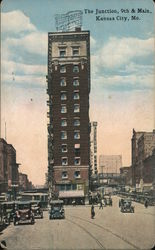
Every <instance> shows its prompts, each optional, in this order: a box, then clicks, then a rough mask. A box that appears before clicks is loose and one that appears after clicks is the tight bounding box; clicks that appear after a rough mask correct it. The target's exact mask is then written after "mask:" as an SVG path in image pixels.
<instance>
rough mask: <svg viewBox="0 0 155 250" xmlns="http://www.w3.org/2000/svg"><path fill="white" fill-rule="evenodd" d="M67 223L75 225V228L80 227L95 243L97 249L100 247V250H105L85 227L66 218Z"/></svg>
mask: <svg viewBox="0 0 155 250" xmlns="http://www.w3.org/2000/svg"><path fill="white" fill-rule="evenodd" d="M71 217H74V216H71ZM66 220H67V221H69V222H71V223H72V224H75V225H76V226H78V227H80V228H81V229H83V230H84V231H85V232H86V233H87V234H88V235H89V236H90V237H91V238H93V239H94V240H95V241H96V243H97V244H98V246H99V247H101V249H106V248H105V247H104V246H103V244H102V243H101V242H100V241H99V240H98V239H97V238H96V237H95V236H94V235H93V234H91V233H90V232H89V231H88V230H87V229H86V228H85V227H83V226H81V225H80V224H78V223H77V222H75V221H72V220H70V219H68V218H66Z"/></svg>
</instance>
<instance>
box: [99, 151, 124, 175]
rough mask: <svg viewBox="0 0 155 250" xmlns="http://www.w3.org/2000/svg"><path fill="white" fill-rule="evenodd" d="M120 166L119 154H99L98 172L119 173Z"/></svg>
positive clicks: (120, 157) (120, 158)
mask: <svg viewBox="0 0 155 250" xmlns="http://www.w3.org/2000/svg"><path fill="white" fill-rule="evenodd" d="M121 167H122V156H121V155H100V156H99V172H100V173H116V174H118V173H120V168H121Z"/></svg>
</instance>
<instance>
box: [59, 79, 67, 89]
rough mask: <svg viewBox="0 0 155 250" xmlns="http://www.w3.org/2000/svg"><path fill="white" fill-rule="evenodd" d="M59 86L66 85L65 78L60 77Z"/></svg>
mask: <svg viewBox="0 0 155 250" xmlns="http://www.w3.org/2000/svg"><path fill="white" fill-rule="evenodd" d="M60 86H62V87H64V86H66V78H61V80H60Z"/></svg>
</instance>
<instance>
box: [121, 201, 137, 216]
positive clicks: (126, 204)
mask: <svg viewBox="0 0 155 250" xmlns="http://www.w3.org/2000/svg"><path fill="white" fill-rule="evenodd" d="M120 207H121V212H122V213H127V212H129V213H134V206H132V202H131V200H130V199H123V200H122V203H121V205H120Z"/></svg>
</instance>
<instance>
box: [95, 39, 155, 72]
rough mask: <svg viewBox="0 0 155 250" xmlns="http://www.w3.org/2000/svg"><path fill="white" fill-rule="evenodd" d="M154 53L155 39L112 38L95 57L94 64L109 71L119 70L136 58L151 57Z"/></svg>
mask: <svg viewBox="0 0 155 250" xmlns="http://www.w3.org/2000/svg"><path fill="white" fill-rule="evenodd" d="M153 51H154V39H153V38H149V39H146V40H142V39H138V38H133V37H129V38H116V37H111V38H110V39H109V41H108V43H107V44H105V45H104V46H103V47H102V48H101V49H100V50H98V52H97V53H96V54H95V55H94V56H93V58H92V59H93V63H94V64H97V66H98V67H100V68H101V67H102V68H103V67H105V68H108V69H112V68H119V67H121V66H123V65H125V64H127V63H129V62H130V61H132V60H133V59H134V58H139V57H144V56H148V55H151V53H153Z"/></svg>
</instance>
